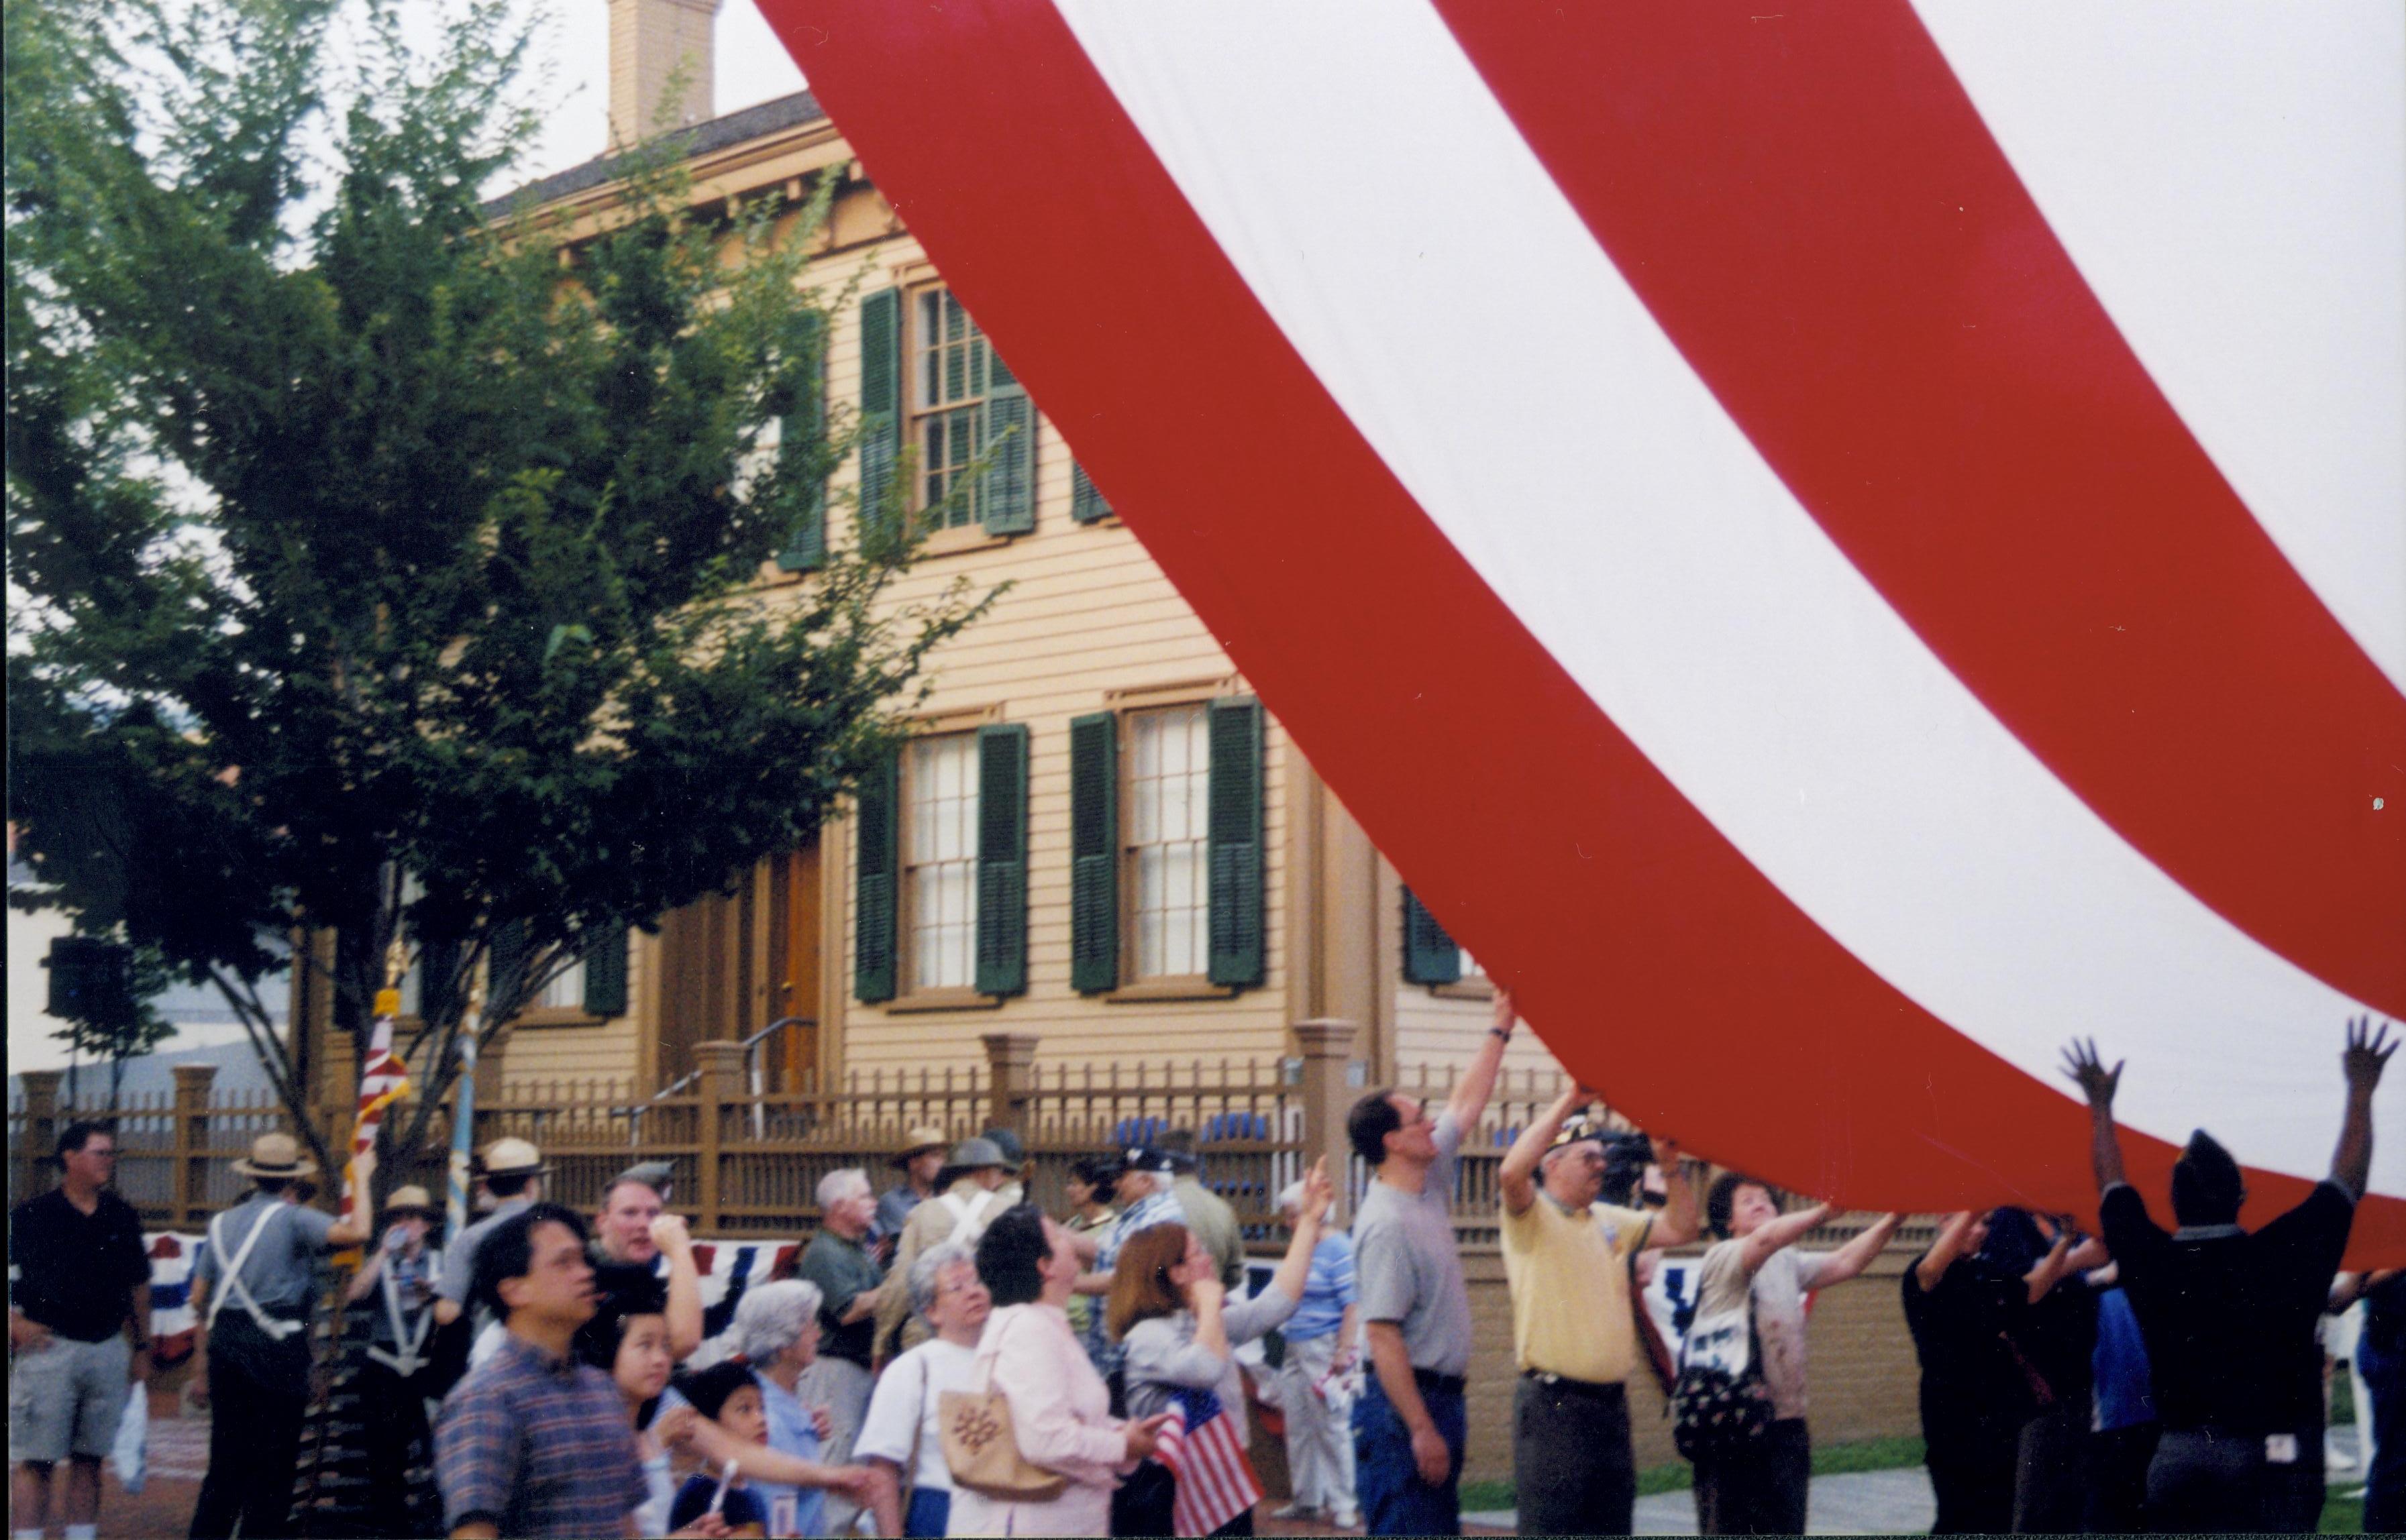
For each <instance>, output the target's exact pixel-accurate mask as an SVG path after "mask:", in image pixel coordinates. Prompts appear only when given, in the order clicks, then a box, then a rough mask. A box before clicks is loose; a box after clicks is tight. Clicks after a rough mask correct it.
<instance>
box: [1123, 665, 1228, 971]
mask: <svg viewBox="0 0 2406 1540" xmlns="http://www.w3.org/2000/svg"><path fill="white" fill-rule="evenodd" d="M1127 743H1128V754H1127V793H1126V796H1127V812H1126V818H1125V827H1126V830H1127V835H1126V844H1125V863H1126V867H1125V869H1126V873H1127V883H1126V888H1125V891H1126V892H1127V893H1128V895H1129V897H1130V898H1131V900H1132V901H1131V903H1130V905H1129V911H1130V912H1129V916H1128V953H1129V962H1130V964H1131V965H1132V966H1131V968H1130V974H1131V976H1132V977H1134V978H1138V979H1186V978H1197V977H1200V976H1202V975H1203V974H1204V973H1206V972H1207V971H1209V969H1210V958H1211V869H1210V853H1209V850H1208V841H1209V836H1210V791H1211V737H1210V709H1209V708H1208V707H1206V706H1201V705H1196V706H1179V707H1173V708H1170V709H1168V710H1164V711H1147V712H1136V713H1130V714H1129V716H1128V717H1127Z"/></svg>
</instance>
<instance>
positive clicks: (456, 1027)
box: [6, 0, 982, 1137]
mask: <svg viewBox="0 0 2406 1540" xmlns="http://www.w3.org/2000/svg"><path fill="white" fill-rule="evenodd" d="M417 26H418V19H417V18H413V17H411V16H409V15H406V14H405V13H404V11H403V8H402V7H398V6H395V5H391V4H367V5H364V6H359V5H355V6H351V7H343V6H341V5H338V4H336V3H334V0H178V3H175V4H155V5H143V4H137V3H134V0H7V120H8V121H7V130H8V132H7V150H6V154H7V243H8V261H7V512H8V531H9V532H8V539H9V551H8V561H9V576H10V581H11V585H12V587H13V588H14V589H15V590H16V591H15V592H14V593H12V596H11V597H12V603H11V606H10V609H11V621H10V650H9V657H8V690H9V697H10V707H11V716H12V724H11V734H10V744H9V770H10V777H9V792H8V811H9V817H10V818H11V819H12V820H13V821H15V822H16V823H17V825H18V826H19V831H20V836H21V838H20V846H19V848H20V850H21V853H22V854H24V855H27V856H28V858H29V859H30V861H31V864H32V866H33V868H34V870H35V873H36V875H37V876H38V878H39V879H40V880H41V881H42V882H43V883H45V884H46V885H47V889H48V899H49V901H51V902H55V903H58V904H60V905H62V906H63V907H64V908H66V909H67V910H68V911H70V912H71V913H73V914H74V915H75V916H76V917H77V922H78V926H79V927H80V928H84V929H87V930H90V931H93V932H96V933H107V934H114V935H120V936H121V937H123V938H124V939H126V940H130V941H132V942H133V943H134V944H136V945H138V946H142V947H146V948H153V949H155V950H156V952H157V953H158V954H160V955H162V956H163V957H164V958H165V959H166V961H167V962H168V964H170V965H171V966H172V967H174V968H176V969H177V970H178V971H179V972H181V973H182V974H184V975H185V976H188V977H190V978H191V979H193V980H195V981H213V982H216V983H217V985H218V986H219V988H220V989H221V990H222V991H223V992H224V993H225V995H226V996H227V998H228V1000H229V1002H230V1003H231V1004H233V1005H234V1008H235V1010H237V1012H238V1013H239V1014H241V1015H242V1016H243V1017H244V1019H245V1020H246V1021H247V1022H248V1023H249V1024H251V1026H252V1035H253V1039H254V1042H255V1044H256V1046H258V1048H259V1049H260V1052H261V1053H262V1057H263V1059H264V1060H265V1061H266V1063H267V1067H268V1068H269V1070H270V1072H271V1075H272V1076H273V1078H275V1079H276V1081H277V1083H278V1085H279V1086H280V1087H281V1088H282V1090H283V1091H284V1093H285V1095H286V1098H287V1100H288V1102H289V1103H290V1104H291V1105H292V1106H293V1108H294V1109H295V1110H296V1112H297V1111H298V1110H299V1109H300V1108H301V1105H302V1101H303V1099H304V1096H305V1095H306V1094H307V1086H306V1084H305V1081H307V1078H308V1075H307V1066H306V1065H305V1064H304V1063H301V1062H299V1061H298V1060H297V1059H296V1057H295V1053H294V1048H293V1046H291V1045H286V1044H282V1043H279V1042H278V1041H277V1040H276V1036H275V1034H274V1033H273V1032H272V1031H270V1030H269V1027H268V1021H269V1012H268V1010H267V1009H266V1006H265V1003H264V1001H263V1000H262V996H261V989H262V981H264V980H266V979H268V978H269V977H270V976H271V975H272V974H273V973H274V971H275V970H276V968H279V967H280V966H281V963H282V954H283V950H284V946H283V943H284V939H285V938H288V937H290V936H292V935H294V934H297V933H300V932H303V931H304V930H308V931H311V932H315V933H320V934H322V933H325V932H329V931H331V932H332V933H333V935H334V936H336V937H337V938H339V941H338V944H337V946H336V951H335V962H334V968H333V982H334V985H335V997H336V1011H337V1021H338V1023H340V1024H342V1025H344V1026H345V1027H347V1029H348V1030H349V1031H350V1032H351V1033H353V1034H354V1035H355V1036H356V1037H361V1038H363V1037H364V1034H365V1033H366V1032H367V1030H368V1029H369V1025H370V1022H369V1011H370V1010H371V1002H372V1001H373V998H374V996H375V990H376V989H377V988H378V987H379V986H380V985H381V984H382V983H383V982H385V981H384V965H385V958H386V954H387V950H388V948H389V946H390V945H391V943H392V942H393V940H395V938H396V937H401V938H403V939H404V940H406V942H407V943H408V944H410V945H412V946H414V947H416V948H418V951H419V952H420V954H425V955H439V956H442V957H446V958H448V959H450V962H449V968H448V972H449V976H448V977H446V978H443V979H431V980H429V981H427V982H426V983H425V985H424V986H423V989H422V998H423V999H424V1000H425V1002H426V1011H425V1023H424V1029H423V1030H422V1031H421V1032H419V1033H418V1036H417V1038H415V1040H414V1041H411V1042H410V1043H408V1044H407V1045H406V1047H407V1049H408V1052H409V1056H410V1057H411V1059H412V1061H413V1063H412V1069H413V1075H414V1078H416V1079H417V1080H418V1084H419V1088H420V1095H421V1098H422V1100H423V1101H424V1102H425V1103H428V1104H431V1103H432V1102H434V1101H435V1100H437V1099H439V1098H440V1096H441V1095H442V1094H443V1092H444V1090H445V1088H446V1086H447V1084H448V1082H449V1080H450V1077H451V1075H452V1074H453V1073H454V1055H453V1054H452V1053H450V1052H449V1049H450V1047H451V1046H452V1044H453V1042H454V1041H455V1038H456V1034H457V1033H458V1032H459V1031H460V1010H461V1006H462V1004H463V1002H464V999H465V996H466V994H467V990H466V988H465V983H466V981H467V980H468V979H469V978H470V976H471V975H472V974H474V972H475V971H476V970H477V969H478V968H479V966H480V965H481V964H482V962H483V961H484V959H485V958H486V956H487V955H488V953H489V951H490V949H491V946H492V942H493V939H494V938H495V936H496V935H497V934H499V933H500V932H501V931H502V927H504V926H505V925H514V926H517V927H522V928H521V929H519V930H518V931H517V932H516V933H517V934H518V935H522V936H523V938H524V940H525V943H526V951H525V952H524V954H523V957H524V963H523V966H519V967H516V968H512V969H510V970H508V973H507V976H495V977H493V978H492V980H491V991H492V997H491V999H490V1000H489V1002H488V1012H487V1017H486V1021H487V1025H486V1027H485V1028H484V1029H485V1030H486V1031H487V1032H488V1033H489V1032H490V1031H491V1030H492V1027H491V1024H492V1023H496V1022H504V1021H506V1020H507V1019H508V1018H509V1017H510V1016H511V1015H513V1014H514V1013H515V1012H516V1010H517V1009H518V1007H520V1006H521V1005H522V1004H524V1003H525V1002H526V1001H527V1000H529V999H531V998H532V997H533V996H534V995H535V994H537V993H538V992H539V991H540V990H541V989H542V988H543V987H544V986H545V983H546V982H548V981H549V979H550V978H551V977H553V976H555V975H556V974H557V973H558V972H559V971H560V970H561V969H563V968H566V967H568V966H570V965H571V964H572V963H573V960H574V958H575V957H576V956H577V955H578V954H579V951H580V949H581V948H583V947H584V946H585V945H586V944H587V940H586V939H587V938H589V937H599V936H604V935H615V934H617V933H618V932H619V931H620V930H621V928H622V927H623V926H624V925H627V924H629V923H630V922H631V923H636V924H642V923H646V922H648V921H650V920H652V919H653V918H654V917H656V916H658V914H660V913H661V912H662V911H665V910H668V909H671V908H673V907H675V906H677V905H680V904H684V903H686V902H689V901H691V900H693V899H694V898H696V897H699V896H701V895H702V894H703V893H705V892H708V891H711V890H713V889H715V888H717V887H719V886H720V885H722V884H723V883H725V882H726V881H727V880H728V878H729V874H730V873H731V872H734V871H736V870H738V869H743V868H744V867H746V866H748V865H749V864H750V863H752V862H753V861H755V860H757V858H759V857H761V856H763V855H769V854H771V853H774V852H776V851H778V850H780V849H786V848H792V847H793V846H794V845H796V844H797V843H799V842H800V841H804V840H806V839H807V838H808V837H809V836H810V834H811V832H812V831H813V830H814V828H815V827H816V826H817V823H818V821H819V819H820V817H821V815H822V814H823V813H824V812H825V811H826V810H827V808H828V804H829V802H830V800H831V799H832V798H836V797H837V796H838V795H839V794H840V793H841V792H842V791H843V790H844V789H845V788H846V787H847V786H848V785H849V784H850V783H851V782H852V780H853V779H854V777H855V776H856V773H857V772H858V771H860V770H862V769H863V768H864V767H865V766H866V765H867V764H869V763H870V762H871V760H872V759H873V758H874V756H877V755H878V754H880V753H882V752H884V751H885V748H886V747H887V746H888V744H889V743H890V742H891V738H892V733H893V726H892V719H893V713H894V712H895V711H896V709H897V708H898V707H899V706H903V705H907V704H909V703H910V702H911V701H912V700H913V699H915V698H916V695H915V693H914V692H917V691H921V690H923V689H924V682H923V679H922V672H921V671H922V669H923V667H924V665H925V662H926V658H927V652H928V650H929V649H930V648H931V647H933V646H935V645H936V644H937V643H941V641H942V640H944V639H945V638H946V637H948V636H951V635H953V634H955V632H957V631H958V630H959V629H960V628H961V627H963V626H964V625H966V624H968V623H969V620H970V619H972V618H973V617H974V615H975V614H976V613H977V612H978V611H979V609H980V608H981V607H982V605H981V603H980V602H977V601H974V600H973V599H972V597H971V596H969V594H967V593H966V592H965V591H964V590H962V589H959V588H957V587H955V589H953V590H951V591H950V592H949V593H948V594H947V595H946V596H945V597H944V598H943V599H942V600H940V601H938V602H936V603H934V604H932V605H928V606H922V607H919V608H916V609H898V607H897V606H896V605H895V604H894V603H892V602H891V601H890V600H887V598H886V595H887V589H888V586H889V585H890V582H891V580H892V579H893V577H894V576H895V575H896V574H897V573H898V572H899V571H901V570H902V568H903V566H904V565H905V563H906V562H907V561H908V559H909V558H910V555H911V552H910V549H909V545H908V542H907V540H905V539H903V538H900V537H890V538H888V537H879V536H876V535H875V534H874V533H873V531H876V530H889V529H899V528H900V527H901V526H900V521H899V520H896V519H894V518H892V517H891V516H890V510H871V512H872V513H873V514H877V515H879V516H878V517H872V518H869V519H864V520H858V521H856V527H859V528H865V529H868V530H871V531H872V535H871V537H870V539H869V540H868V541H867V542H866V543H865V548H864V546H863V545H861V544H856V545H854V546H852V547H849V548H838V549H834V550H831V551H830V552H829V554H828V560H827V562H826V564H825V565H824V566H823V567H822V568H821V570H820V571H818V572H815V573H814V574H813V575H812V577H811V579H810V580H809V581H808V582H807V583H805V584H803V585H801V586H800V587H799V588H798V589H797V588H777V589H774V590H773V591H771V588H768V587H764V586H763V581H762V573H763V571H764V563H766V562H767V561H768V559H769V558H771V556H772V555H773V554H774V553H775V552H776V551H777V550H778V549H779V548H780V546H781V545H782V544H784V543H785V540H786V538H787V537H788V535H789V533H790V531H791V530H792V529H793V528H794V526H795V522H796V520H797V519H798V518H800V517H803V516H807V515H809V514H810V513H811V512H812V511H813V510H814V508H816V507H817V506H818V505H819V504H820V502H821V501H822V500H823V498H824V495H825V494H824V487H825V484H826V481H827V477H828V473H829V472H830V471H831V470H832V469H833V468H834V466H835V465H836V464H837V462H838V461H839V460H840V459H842V455H843V454H844V452H845V450H846V448H847V446H848V444H849V439H850V432H851V430H852V427H853V426H854V425H852V424H850V423H849V422H848V421H847V420H846V419H845V417H844V416H843V414H842V413H841V412H832V413H831V412H830V411H828V409H827V405H826V403H824V402H823V401H822V400H821V399H820V396H821V384H820V382H821V377H822V360H821V357H820V353H821V348H822V346H823V344H822V339H823V338H824V337H825V335H826V334H827V328H826V326H825V311H824V308H823V306H825V305H827V304H831V303H832V302H831V301H828V300H822V299H819V298H815V297H814V296H813V295H812V294H811V293H810V292H808V291H806V290H798V289H797V278H798V276H799V274H800V264H801V262H802V261H803V253H804V251H805V250H806V248H807V247H808V245H809V242H808V240H807V238H806V237H807V233H808V231H809V228H810V227H811V226H812V224H813V223H814V221H815V220H817V219H820V218H821V217H822V216H823V214H824V212H825V199H826V196H827V193H826V191H825V190H824V188H823V189H822V191H821V192H820V194H819V197H818V200H817V201H816V202H814V203H813V204H811V205H809V206H806V207H800V208H790V207H782V206H778V205H775V204H773V203H769V204H763V205H759V206H757V207H751V208H746V209H743V210H740V211H729V210H726V209H725V208H724V207H723V205H722V206H712V205H698V204H696V203H695V202H694V200H693V199H692V198H691V197H690V196H689V189H688V188H687V187H686V184H685V183H684V182H683V181H682V179H681V178H680V177H679V175H678V172H677V170H676V165H675V144H674V141H673V140H671V141H669V142H668V143H667V144H666V145H665V146H664V147H663V148H656V149H654V150H651V151H648V152H638V153H636V154H633V155H631V156H629V157H627V158H626V159H625V160H624V162H622V164H621V165H620V167H619V168H618V170H619V174H620V175H621V176H623V177H625V179H626V183H625V185H626V195H625V197H624V199H623V200H622V201H621V202H620V203H619V204H618V205H616V211H615V214H614V216H613V217H612V219H611V220H610V221H609V228H608V229H607V230H606V231H604V232H603V233H600V234H598V235H593V234H589V233H576V237H577V238H575V239H573V240H572V239H571V235H572V232H569V231H568V230H566V229H564V228H563V227H560V226H559V225H556V224H553V223H550V222H546V220H545V218H543V217H542V216H540V215H539V214H537V213H535V212H533V211H530V210H527V209H523V208H519V207H515V206H513V207H506V208H497V207H496V206H493V205H488V203H487V202H486V201H485V199H486V190H488V188H489V187H491V186H493V185H496V183H497V179H501V178H504V177H506V174H507V173H508V170H509V167H510V166H511V164H512V162H513V159H514V157H515V156H516V155H517V152H518V150H519V149H520V148H521V147H522V146H523V145H524V144H525V143H526V140H527V130H528V127H529V122H530V119H529V116H528V112H527V109H526V108H525V107H524V106H523V105H521V104H520V103H519V92H520V86H519V83H518V81H519V76H520V73H521V69H522V66H523V64H524V62H525V61H524V53H525V40H524V37H523V35H520V34H517V33H515V32H514V31H513V30H512V22H511V21H510V19H509V14H508V7H506V6H505V5H504V4H502V3H501V0H459V3H457V4H455V5H453V6H451V7H448V8H447V9H446V13H445V24H444V26H443V27H442V29H441V30H440V36H439V39H438V41H437V42H436V43H435V44H434V45H432V46H431V47H416V46H413V39H414V37H415V36H416V35H417V34H416V30H415V29H416V28H417ZM797 225H799V226H800V228H799V229H797V228H796V226H797ZM780 422H782V423H784V424H785V426H786V430H787V431H785V433H784V434H783V436H782V438H781V439H780V438H777V437H776V436H775V435H772V434H770V433H768V432H767V431H765V429H766V425H769V424H773V423H780ZM798 423H808V424H810V425H812V427H811V431H795V428H794V425H795V424H798ZM772 445H773V447H772ZM899 479H900V478H898V480H899ZM431 940H432V941H442V942H446V943H448V944H446V945H444V946H442V947H439V948H432V949H430V948H429V947H428V946H427V943H428V942H429V941H431ZM514 954H515V949H514ZM301 1046H302V1049H303V1051H304V1052H305V1045H301ZM303 1125H304V1126H306V1120H305V1119H304V1120H303ZM423 1128H424V1122H423V1118H422V1116H421V1117H420V1119H419V1120H418V1123H415V1124H413V1125H412V1133H413V1135H414V1134H415V1133H416V1132H422V1130H423ZM313 1137H314V1136H313Z"/></svg>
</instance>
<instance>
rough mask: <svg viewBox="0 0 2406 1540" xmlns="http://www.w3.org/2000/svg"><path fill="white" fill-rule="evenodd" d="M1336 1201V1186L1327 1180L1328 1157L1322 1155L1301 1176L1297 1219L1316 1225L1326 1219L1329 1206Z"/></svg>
mask: <svg viewBox="0 0 2406 1540" xmlns="http://www.w3.org/2000/svg"><path fill="white" fill-rule="evenodd" d="M1336 1201H1337V1184H1336V1183H1335V1182H1333V1181H1330V1180H1328V1157H1327V1156H1326V1155H1323V1156H1321V1157H1320V1158H1319V1159H1318V1160H1316V1161H1314V1162H1312V1166H1311V1169H1310V1170H1309V1171H1306V1172H1305V1173H1304V1174H1303V1206H1302V1212H1301V1213H1300V1214H1299V1215H1298V1216H1297V1217H1298V1218H1300V1219H1303V1220H1305V1221H1307V1222H1314V1223H1316V1222H1319V1221H1320V1220H1322V1219H1324V1218H1326V1217H1327V1214H1328V1208H1329V1205H1331V1204H1333V1203H1335V1202H1336Z"/></svg>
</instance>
